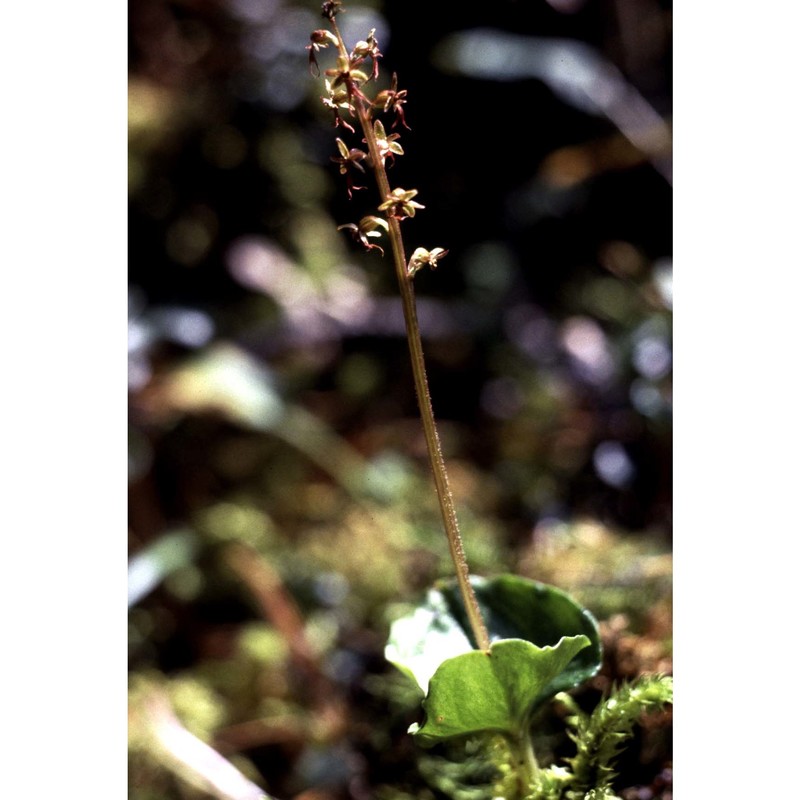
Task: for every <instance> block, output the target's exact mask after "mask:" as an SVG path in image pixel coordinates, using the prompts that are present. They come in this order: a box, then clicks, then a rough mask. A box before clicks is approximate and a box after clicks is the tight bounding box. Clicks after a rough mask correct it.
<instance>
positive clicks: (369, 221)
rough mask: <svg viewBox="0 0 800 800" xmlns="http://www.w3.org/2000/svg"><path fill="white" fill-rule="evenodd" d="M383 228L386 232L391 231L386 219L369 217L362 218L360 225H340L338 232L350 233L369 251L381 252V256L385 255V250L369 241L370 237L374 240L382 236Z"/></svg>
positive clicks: (350, 223)
mask: <svg viewBox="0 0 800 800" xmlns="http://www.w3.org/2000/svg"><path fill="white" fill-rule="evenodd" d="M381 228H382V229H383V230H384V231H388V230H389V223H388V222H387V221H386V220H385V219H383V218H382V217H373V216H367V217H362V218H361V220H360V222H359V223H358V225H355V224H354V223H352V222H348V223H347V224H346V225H339V227H338V228H337V229H336V230H339V231H345V230H346V231H348V232H349V233H350V234H351V235H352V236H353V238H354V239H355V240H356V241H357V242H361V244H363V245H364V247H366V248H367V250H380V253H381V255H383V248H382V247H379V246H378V245H377V244H372V242H370V240H369V237H373V238H374V237H377V236H380V235H381V231H380V230H379V229H381Z"/></svg>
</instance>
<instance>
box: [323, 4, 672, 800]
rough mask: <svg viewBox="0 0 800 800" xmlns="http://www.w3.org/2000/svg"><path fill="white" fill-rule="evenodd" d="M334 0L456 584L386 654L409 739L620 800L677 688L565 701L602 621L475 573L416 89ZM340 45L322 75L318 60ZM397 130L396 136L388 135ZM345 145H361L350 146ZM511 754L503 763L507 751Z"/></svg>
mask: <svg viewBox="0 0 800 800" xmlns="http://www.w3.org/2000/svg"><path fill="white" fill-rule="evenodd" d="M343 11H344V8H343V7H342V4H341V2H338V1H337V0H328V2H325V3H323V5H322V16H323V17H324V18H325V19H326V20H327V22H328V27H327V28H322V29H319V30H315V31H313V33H312V34H311V41H310V44H309V45H308V47H307V49H308V54H309V62H310V68H311V72H312V74H314V75H315V76H317V77H321V76H323V75H324V86H325V94H324V95H323V96H322V98H321V100H322V105H323V106H324V107H325V108H326V109H328V110H330V111H331V112H332V114H333V126H334V128H335V129H337V131H339V132H340V133H341V136H339V137H337V138H336V139H335V145H336V152H337V155H334V156H332V157H331V160H332V161H333V162H334V163H335V164H337V165H338V169H339V173H340V174H341V175H342V176H343V177H344V179H345V182H346V188H347V193H348V196H350V197H351V198H352V196H353V192H355V191H360V190H364V189H365V187H364V186H361V185H358V183H357V181H359V182H360V181H362V180H364V179H365V178H366V176H367V175H368V174H369V173H371V175H372V178H373V180H374V183H375V186H376V188H377V191H378V202H377V203H376V206H375V209H374V213H372V214H368V215H366V216H363V217H362V218H361V219H360V220H359V221H358V222H350V223H346V224H343V225H340V226H339V229H340V230H342V231H345V232H347V233H349V234H350V235H352V237H353V239H354V241H355V242H356V243H358V244H360V245H361V246H362V247H364V248H365V249H366V250H368V251H377V252H378V253H380V255H381V256H384V255H385V252H386V250H388V251H389V253H390V255H391V259H392V262H393V265H394V269H395V273H396V277H397V281H398V285H399V291H400V299H401V302H402V307H403V313H404V319H405V326H406V336H407V340H408V345H409V352H410V358H411V365H412V370H413V376H414V384H415V389H416V394H417V400H418V404H419V410H420V416H421V420H422V427H423V431H424V434H425V440H426V443H427V450H428V455H429V458H430V464H431V470H432V474H433V480H434V485H435V490H436V494H437V498H438V502H439V507H440V510H441V516H442V522H443V527H444V531H445V535H446V536H447V541H448V545H449V551H450V555H451V558H452V562H453V568H454V573H455V577H454V579H452V580H449V581H443V582H441V583H439V584H437V585H436V586H435V587H433V588H431V590H430V591H429V593H428V596H427V598H426V599H425V600H424V601H423V602H422V603H421V604H420V605H419V606H418V607H417V608H416V609H415V610H414V611H413V612H412V613H411V614H409V615H407V616H405V617H403V618H401V619H398V620H396V621H395V622H394V624H393V625H392V629H391V632H390V636H389V641H388V644H387V646H386V657H387V659H388V660H389V661H390V662H392V663H393V664H395V665H396V666H397V667H398V668H399V669H400V670H401V671H402V672H404V673H406V674H407V675H408V676H409V677H410V678H411V679H412V680H413V681H415V683H416V684H417V686H418V687H419V689H420V692H421V693H422V696H423V698H424V699H423V700H422V709H423V711H424V720H423V721H422V723H421V724H415V725H413V726H412V727H411V729H410V733H411V734H412V735H413V736H414V737H415V739H416V741H417V742H418V743H419V744H420V745H422V746H423V747H426V746H431V745H435V744H437V743H440V742H445V741H451V740H457V739H464V738H466V737H478V738H481V737H483V738H484V739H485V740H489V739H492V740H498V739H499V740H500V741H501V742H502V747H500V748H494V749H493V750H492V752H493V753H495V756H494V758H495V761H496V762H497V768H498V769H497V776H498V779H497V781H498V782H497V786H496V788H495V790H494V796H495V797H498V796H500V797H505V798H508V799H509V800H511V798H527V800H577V798H583V799H584V800H598V798H613V797H615V795H614V794H613V790H612V780H613V777H614V772H613V768H612V763H613V760H614V758H615V757H616V755H617V754H618V751H619V747H620V745H621V743H622V742H623V741H624V740H625V739H626V738H627V737H628V736H629V735H630V733H631V730H632V727H633V723H634V722H635V720H636V719H637V717H638V715H639V713H640V712H641V711H643V710H651V709H654V708H660V707H662V706H664V705H665V704H667V703H670V702H672V681H671V678H669V677H666V676H659V675H655V676H645V677H642V678H640V679H639V680H638V681H637V682H635V683H634V684H631V685H629V686H624V687H619V688H618V689H617V690H616V691H615V692H614V693H613V694H612V696H611V697H609V698H607V699H606V700H605V701H604V702H603V703H601V704H600V705H599V706H598V707H597V709H595V711H594V712H593V713H592V714H586V713H585V712H582V711H581V710H580V709H579V708H578V706H577V705H576V704H575V703H574V701H572V699H571V697H570V696H569V695H568V694H566V692H567V691H569V690H570V689H573V688H574V687H577V686H579V685H580V684H582V683H584V682H585V681H587V680H588V679H590V678H591V677H592V676H593V675H595V674H596V673H597V672H598V671H599V669H600V667H601V662H602V649H601V643H600V635H599V630H598V625H597V622H596V620H595V619H594V617H593V616H592V614H591V613H590V612H589V611H588V610H587V609H585V608H583V607H582V606H581V605H580V604H579V603H578V602H577V601H575V600H574V599H573V598H571V597H570V596H569V595H567V594H565V593H564V592H562V591H560V590H559V589H557V588H556V587H552V586H547V585H544V584H541V583H538V582H535V581H531V580H527V579H524V578H521V577H518V576H514V575H500V576H496V577H493V578H482V577H478V576H473V575H471V574H470V571H469V567H468V564H467V560H466V557H465V554H464V547H463V543H462V538H461V534H460V531H459V526H458V518H457V515H456V509H455V503H454V500H453V495H452V492H451V490H450V485H449V480H448V474H447V469H446V465H445V461H444V458H443V455H442V448H441V444H440V440H439V434H438V430H437V426H436V422H435V419H434V414H433V406H432V402H431V396H430V391H429V388H428V380H427V375H426V371H425V361H424V356H423V348H422V339H421V335H420V328H419V322H418V319H417V311H416V301H415V294H414V278H415V276H416V274H417V273H418V272H419V271H420V270H422V269H424V268H425V267H428V268H430V269H432V270H433V269H436V268H437V267H438V266H439V263H440V262H441V260H442V259H443V258H444V257H445V256H447V254H448V250H447V249H446V248H444V247H441V246H435V247H432V248H431V249H427V248H425V247H416V248H415V249H414V250H413V252H412V253H411V256H410V257H407V256H406V246H405V243H404V238H403V227H404V223H405V222H406V221H407V220H409V219H412V218H413V217H414V216H415V215H416V214H417V212H419V211H421V210H423V209H425V206H424V205H423V204H422V203H420V202H419V201H418V200H417V197H418V195H419V192H418V190H417V189H415V188H411V189H407V188H403V187H399V186H392V185H391V183H390V181H389V176H388V172H387V166H390V165H391V164H392V163H393V162H394V161H395V159H397V158H400V157H402V156H404V155H405V151H404V149H403V147H402V145H401V144H400V139H401V133H400V132H399V131H398V130H397V129H398V128H402V129H408V128H409V126H408V124H407V120H406V113H405V106H406V104H407V101H408V92H407V90H405V89H400V88H399V83H398V77H397V75H396V74H393V75H392V78H391V83H390V85H389V87H388V88H378V85H379V80H380V60H381V59H382V57H383V54H382V53H381V51H380V47H379V43H378V40H377V39H376V37H375V31H374V30H371V31H369V32H368V33H367V35H366V37H365V38H364V39H363V40H360V41H358V42H356V44H355V45H354V46H353V47H352V48H351V49H349V48H348V46H347V45H346V43H345V41H344V39H343V38H342V35H341V32H340V30H339V26H338V25H337V21H336V17H337V15H338V14H340V13H342V12H343ZM329 49H330V50H331V51H332V53H331V61H332V62H333V63H332V65H331V66H329V67H326V68H325V69H324V71H323V69H322V67H321V66H320V64H319V60H318V59H319V58H321V57H322V52H323V51H325V50H329ZM387 125H389V129H388V132H387V127H386V126H387ZM348 139H349V140H352V139H356V141H351V142H349V143H348ZM553 698H557V699H558V700H559V701H560V702H561V703H562V704H564V705H565V706H566V707H567V708H568V709H569V712H570V717H569V718H568V719H567V724H568V726H569V733H570V736H571V737H572V738H573V739H574V741H575V743H576V747H577V753H576V756H575V757H574V758H573V759H571V760H569V761H568V763H567V764H566V765H551V766H548V767H544V768H543V767H542V766H541V765H540V764H539V761H538V759H537V756H536V754H535V752H534V747H533V738H532V727H533V724H534V717H535V715H536V714H537V712H538V711H539V710H540V709H541V708H542V707H543V706H544V704H546V703H548V702H549V701H551V700H553ZM498 753H499V754H501V755H497V754H498Z"/></svg>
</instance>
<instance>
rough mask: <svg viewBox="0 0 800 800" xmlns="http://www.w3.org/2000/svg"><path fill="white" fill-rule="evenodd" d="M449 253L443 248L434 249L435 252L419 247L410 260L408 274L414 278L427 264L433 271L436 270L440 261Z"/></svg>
mask: <svg viewBox="0 0 800 800" xmlns="http://www.w3.org/2000/svg"><path fill="white" fill-rule="evenodd" d="M449 252H450V251H449V250H445V249H444V248H442V247H434V248H433V250H426V249H425V248H424V247H418V248H417V249H416V250H415V251H414V252H413V253H412V254H411V258H410V259H409V260H408V268H407V269H408V274H409V275H410V276H411V277H412V278H413V277H414V276H415V275H416V274H417V273H418V272H419V271H420V270H421V269H422V268H423V267H424V266H425V265H426V264H427V265H428V266H429V267H430V268H431V269H436V267H437V266H438V265H439V259H442V258H444V257H445V256H446V255H447V254H448V253H449Z"/></svg>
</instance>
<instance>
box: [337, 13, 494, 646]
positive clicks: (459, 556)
mask: <svg viewBox="0 0 800 800" xmlns="http://www.w3.org/2000/svg"><path fill="white" fill-rule="evenodd" d="M331 22H332V24H333V30H334V33H335V35H336V38H337V40H338V47H339V52H340V54H341V55H344V56H345V57H347V48H346V47H345V45H344V41H343V40H342V36H341V34H340V33H339V29H338V27H337V25H336V22H335V21H334V20H331ZM352 101H353V105H354V107H355V109H356V116H357V117H358V121H359V124H360V126H361V129H362V130H363V132H364V138H365V139H366V142H367V147H368V149H369V155H370V161H371V163H372V167H373V170H374V172H375V179H376V181H377V183H378V190H379V192H380V196H381V202H383V201H385V200H386V199H387V197H388V196H389V194H390V193H391V188H390V185H389V178H388V177H387V175H386V168H385V167H384V164H383V157H382V156H381V153H380V149H379V147H378V141H377V138H376V136H375V131H374V129H373V127H372V122H371V120H370V115H369V112H368V111H367V108H366V107H365V105H364V102H363V100H362V99H361V98H360V97H357V96H354V97H353V98H352ZM387 216H388V223H389V240H390V241H391V245H392V256H393V260H394V266H395V272H396V273H397V281H398V284H399V286H400V297H401V300H402V304H403V316H404V319H405V325H406V337H407V339H408V347H409V350H410V353H411V368H412V372H413V374H414V388H415V389H416V394H417V403H418V405H419V411H420V416H421V418H422V427H423V430H424V433H425V441H426V443H427V446H428V455H429V457H430V462H431V469H432V471H433V480H434V484H435V486H436V494H437V497H438V499H439V507H440V509H441V512H442V520H443V522H444V529H445V533H446V534H447V542H448V545H449V547H450V556H451V558H452V560H453V565H454V567H455V571H456V579H457V580H458V586H459V589H460V591H461V596H462V598H463V600H464V608H465V610H466V612H467V618H468V620H469V624H470V627H471V628H472V634H473V636H474V638H475V642H476V643H477V645H478V648H479V649H481V650H488V649H489V633H488V631H487V629H486V623H485V622H484V620H483V615H482V614H481V610H480V606H479V605H478V601H477V598H476V597H475V592H474V590H473V588H472V584H471V583H470V580H469V567H468V565H467V559H466V556H465V555H464V545H463V543H462V540H461V533H460V532H459V529H458V518H457V516H456V509H455V503H454V502H453V493H452V492H451V491H450V483H449V481H448V478H447V469H446V467H445V463H444V456H443V455H442V446H441V442H440V441H439V433H438V430H437V428H436V422H435V420H434V417H433V405H432V403H431V394H430V390H429V388H428V377H427V374H426V372H425V358H424V355H423V352H422V338H421V335H420V330H419V321H418V319H417V306H416V301H415V298H414V285H413V276H412V275H410V274H409V272H408V267H407V260H406V255H405V249H404V247H403V235H402V233H401V231H400V221H399V220H398V219H397V218H395V217H394V216H392V215H391V214H389V215H387Z"/></svg>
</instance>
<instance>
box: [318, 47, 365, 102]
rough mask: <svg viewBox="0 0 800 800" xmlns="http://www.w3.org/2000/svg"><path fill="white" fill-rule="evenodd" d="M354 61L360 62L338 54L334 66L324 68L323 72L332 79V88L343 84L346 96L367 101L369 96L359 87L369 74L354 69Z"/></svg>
mask: <svg viewBox="0 0 800 800" xmlns="http://www.w3.org/2000/svg"><path fill="white" fill-rule="evenodd" d="M356 63H361V61H360V60H359V59H356V60H355V62H354V61H352V60H351V59H350V58H349V57H348V56H342V55H340V56H339V57H338V58H337V59H336V66H335V67H333V68H332V69H326V70H325V74H326V75H327V76H328V77H330V78H332V79H333V81H332V83H331V86H332V88H333V89H336V88H337V87H339V86H344V87H346V89H347V95H348V98H352V97H354V96H355V97H359V98H361V99H362V100H363V101H364V102H366V103H369V102H370V100H369V98H368V97H367V96H366V95H365V94H364V93H363V92H362V91H361V89H360V88H359V87H360V86H361V84H362V83H366V82H367V81H368V80H369V75H367V73H366V72H363V71H362V70H360V69H356V68H355V65H356Z"/></svg>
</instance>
